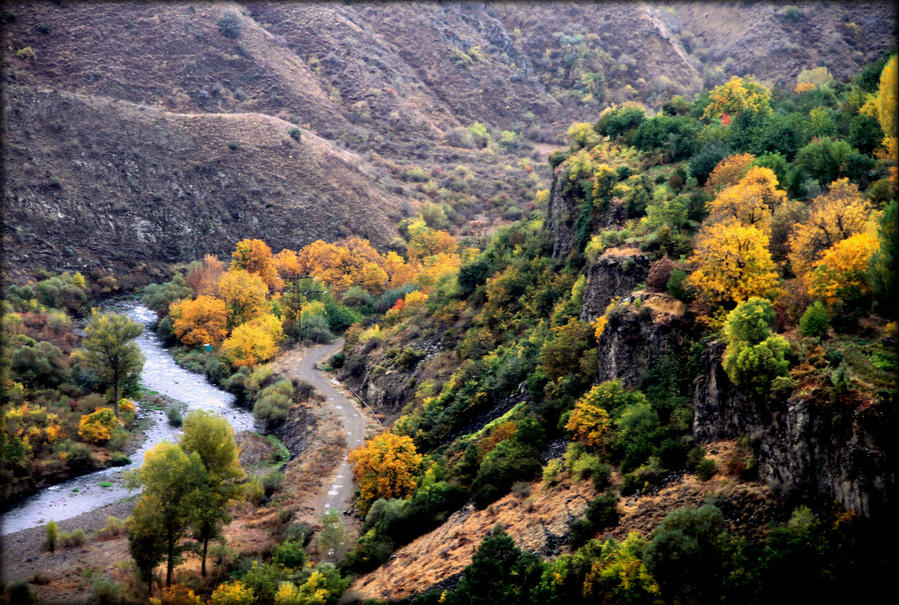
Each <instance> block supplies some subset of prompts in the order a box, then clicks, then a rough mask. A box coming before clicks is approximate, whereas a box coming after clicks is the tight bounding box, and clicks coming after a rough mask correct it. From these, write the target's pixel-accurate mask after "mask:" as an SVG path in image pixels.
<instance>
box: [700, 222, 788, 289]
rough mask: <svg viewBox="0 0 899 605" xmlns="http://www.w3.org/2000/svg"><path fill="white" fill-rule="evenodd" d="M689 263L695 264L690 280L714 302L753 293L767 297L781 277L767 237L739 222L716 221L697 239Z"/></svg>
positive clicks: (705, 228)
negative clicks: (778, 274)
mask: <svg viewBox="0 0 899 605" xmlns="http://www.w3.org/2000/svg"><path fill="white" fill-rule="evenodd" d="M690 263H691V264H692V265H693V266H694V267H696V269H695V270H694V271H693V273H692V274H691V275H690V277H688V278H687V283H688V284H690V285H691V286H693V287H694V288H696V289H697V290H698V291H699V293H700V295H701V296H702V298H704V299H705V300H706V301H708V302H710V303H712V304H720V303H723V302H727V301H733V302H741V301H744V300H746V299H747V298H749V297H750V296H760V297H768V296H771V295H772V294H773V291H774V290H775V287H776V286H777V282H778V276H777V271H776V266H775V264H774V261H773V260H772V259H771V253H770V252H769V251H768V237H767V236H766V235H765V234H764V233H762V232H761V231H759V230H758V229H757V228H755V227H752V226H743V225H740V224H739V223H737V222H736V221H730V222H722V223H714V224H712V225H708V226H706V227H704V228H703V230H702V231H701V232H700V234H699V236H698V237H697V239H696V246H695V247H694V249H693V255H692V256H691V257H690Z"/></svg>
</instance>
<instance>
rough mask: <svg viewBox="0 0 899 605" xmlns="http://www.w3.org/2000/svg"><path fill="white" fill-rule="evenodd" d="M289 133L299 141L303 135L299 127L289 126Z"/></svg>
mask: <svg viewBox="0 0 899 605" xmlns="http://www.w3.org/2000/svg"><path fill="white" fill-rule="evenodd" d="M287 134H288V135H290V138H291V139H293V140H294V141H299V140H300V138H301V137H302V136H303V133H302V131H301V130H300V129H299V128H297V127H293V128H288V129H287Z"/></svg>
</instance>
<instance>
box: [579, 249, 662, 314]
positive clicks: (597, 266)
mask: <svg viewBox="0 0 899 605" xmlns="http://www.w3.org/2000/svg"><path fill="white" fill-rule="evenodd" d="M649 264H650V263H649V257H647V256H646V255H645V254H643V253H641V252H640V251H639V250H637V249H636V248H634V249H629V250H622V251H615V252H613V253H609V252H607V253H606V254H603V255H602V256H600V257H599V258H598V259H596V262H595V263H593V264H592V265H590V266H589V267H588V268H587V283H586V284H585V285H584V296H583V299H582V302H581V319H582V320H586V321H590V320H592V319H595V318H597V317H599V316H600V315H602V314H603V313H604V312H605V310H606V306H608V304H609V302H611V300H612V299H613V298H615V297H616V296H627V295H628V294H630V293H631V292H633V291H634V288H635V287H636V286H637V284H640V283H643V282H645V281H646V276H647V275H648V274H649Z"/></svg>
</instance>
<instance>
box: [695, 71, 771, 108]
mask: <svg viewBox="0 0 899 605" xmlns="http://www.w3.org/2000/svg"><path fill="white" fill-rule="evenodd" d="M709 96H710V97H711V100H712V102H711V103H709V105H708V106H707V107H706V108H705V111H704V112H703V114H702V117H703V119H710V118H719V117H721V116H722V115H723V114H729V115H733V114H738V113H742V112H744V111H752V112H755V113H770V112H771V104H770V101H771V91H770V90H768V88H767V87H765V86H764V85H762V84H759V83H758V82H756V81H755V80H754V79H753V78H752V77H751V76H746V77H745V78H740V77H738V76H734V77H732V78H731V79H730V80H728V81H727V82H725V83H724V84H721V85H720V86H716V87H715V88H713V89H712V91H711V92H710V93H709Z"/></svg>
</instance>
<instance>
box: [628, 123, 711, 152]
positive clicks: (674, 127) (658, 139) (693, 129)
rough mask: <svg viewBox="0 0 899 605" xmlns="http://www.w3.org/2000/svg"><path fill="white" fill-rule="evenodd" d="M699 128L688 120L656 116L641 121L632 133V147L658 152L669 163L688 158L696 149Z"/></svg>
mask: <svg viewBox="0 0 899 605" xmlns="http://www.w3.org/2000/svg"><path fill="white" fill-rule="evenodd" d="M698 134H699V127H698V126H697V124H696V122H695V121H694V120H692V119H690V118H685V117H684V118H675V117H671V116H656V117H654V118H651V119H648V120H645V121H643V122H642V123H641V124H640V126H639V128H637V131H636V132H635V133H634V138H633V144H634V147H636V148H637V149H640V150H643V151H659V152H662V153H663V154H664V156H665V159H666V160H667V161H669V162H676V161H677V160H682V159H685V158H688V157H690V156H691V155H692V154H693V153H694V152H695V151H696V150H697V148H698V145H699V143H698V141H697V136H698Z"/></svg>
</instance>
